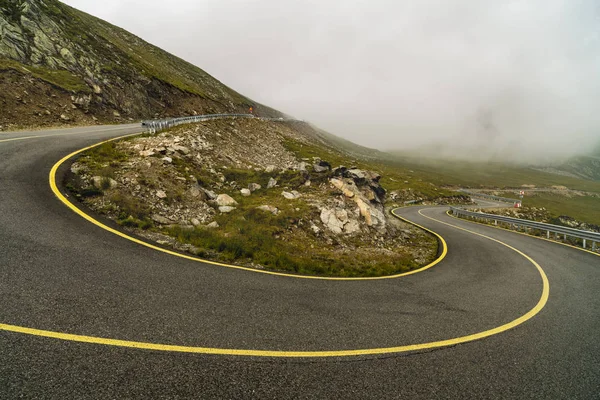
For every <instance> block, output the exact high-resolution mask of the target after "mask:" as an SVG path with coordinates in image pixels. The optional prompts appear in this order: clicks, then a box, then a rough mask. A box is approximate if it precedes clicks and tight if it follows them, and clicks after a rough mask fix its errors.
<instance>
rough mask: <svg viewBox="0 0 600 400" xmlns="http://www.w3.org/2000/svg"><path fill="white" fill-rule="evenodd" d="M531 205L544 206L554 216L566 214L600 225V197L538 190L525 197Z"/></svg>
mask: <svg viewBox="0 0 600 400" xmlns="http://www.w3.org/2000/svg"><path fill="white" fill-rule="evenodd" d="M523 202H524V204H526V205H527V206H529V207H538V208H540V207H544V208H545V209H546V210H548V212H549V213H550V214H552V215H554V216H557V217H558V216H560V215H566V216H569V217H572V218H575V219H576V220H579V221H583V222H587V223H590V224H595V225H600V197H592V196H574V197H566V196H563V195H560V194H554V193H542V192H538V193H535V194H534V195H532V196H527V197H526V198H525V199H523Z"/></svg>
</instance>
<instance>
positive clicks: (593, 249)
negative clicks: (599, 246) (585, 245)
mask: <svg viewBox="0 0 600 400" xmlns="http://www.w3.org/2000/svg"><path fill="white" fill-rule="evenodd" d="M592 251H596V242H592Z"/></svg>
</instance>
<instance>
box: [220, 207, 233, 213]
mask: <svg viewBox="0 0 600 400" xmlns="http://www.w3.org/2000/svg"><path fill="white" fill-rule="evenodd" d="M233 210H235V207H231V206H221V207H219V211H220V212H222V213H223V214H226V213H230V212H232V211H233Z"/></svg>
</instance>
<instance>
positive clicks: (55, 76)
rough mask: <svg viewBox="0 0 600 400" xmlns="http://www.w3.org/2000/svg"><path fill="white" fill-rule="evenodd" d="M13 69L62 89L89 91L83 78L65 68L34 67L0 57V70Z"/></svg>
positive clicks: (78, 91)
mask: <svg viewBox="0 0 600 400" xmlns="http://www.w3.org/2000/svg"><path fill="white" fill-rule="evenodd" d="M9 69H12V70H15V71H18V72H21V73H29V74H31V75H32V76H34V77H36V78H38V79H41V80H43V81H45V82H48V83H50V84H51V85H54V86H57V87H59V88H62V89H64V90H67V91H70V92H75V93H89V92H90V88H89V87H88V86H87V85H86V83H85V82H84V81H83V79H81V78H79V77H78V76H76V75H74V74H72V73H71V72H69V71H66V70H55V69H49V68H43V67H34V66H30V65H27V66H25V65H24V64H21V63H20V62H18V61H14V60H9V59H7V58H3V57H0V71H1V70H9Z"/></svg>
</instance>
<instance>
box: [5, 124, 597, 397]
mask: <svg viewBox="0 0 600 400" xmlns="http://www.w3.org/2000/svg"><path fill="white" fill-rule="evenodd" d="M139 130H140V128H139V126H138V125H126V126H103V127H93V128H74V129H66V130H54V131H35V132H19V133H10V134H2V135H0V187H1V192H0V398H60V399H65V398H74V399H82V398H123V397H125V398H157V397H161V398H189V397H193V398H206V397H217V398H279V399H281V398H316V397H320V398H339V399H348V398H361V399H362V398H377V399H382V398H426V399H431V398H499V399H500V398H502V399H504V398H518V399H525V398H540V399H542V398H544V399H546V398H565V399H567V398H568V399H576V398H578V399H591V398H600V396H599V393H600V341H599V340H598V338H599V337H600V314H599V312H600V311H599V310H600V295H599V293H600V257H598V256H597V255H594V254H591V253H589V252H584V251H581V250H577V249H574V248H570V247H567V246H563V245H559V244H556V243H550V242H547V241H543V240H540V239H536V238H533V237H528V236H524V235H520V234H517V233H514V232H507V231H503V230H499V229H495V228H493V227H489V226H482V225H477V224H473V223H470V222H467V221H463V220H457V219H455V218H452V217H449V216H448V215H446V213H445V212H446V208H445V207H409V208H404V209H398V210H397V211H396V212H397V214H398V215H399V216H401V217H403V218H406V219H408V220H410V221H413V222H414V223H417V224H419V225H421V226H423V227H425V228H428V229H431V230H433V231H435V232H436V233H438V234H439V235H441V236H442V237H443V238H444V241H445V243H446V244H447V254H445V257H443V259H442V260H441V261H440V262H439V263H438V264H437V265H435V266H433V267H431V268H428V269H426V270H423V271H421V272H418V273H414V274H410V275H406V276H401V277H396V278H386V279H375V280H328V279H305V278H298V277H290V276H284V275H276V274H264V273H257V272H254V271H248V270H239V269H233V268H227V267H222V266H217V265H211V264H206V263H202V262H198V261H194V260H189V259H184V258H180V257H177V256H174V255H171V254H166V253H164V252H159V251H156V250H154V249H151V248H148V247H144V246H141V245H140V244H137V243H134V242H132V241H130V240H126V239H124V238H122V237H119V236H117V235H115V234H114V233H111V232H109V231H107V230H106V229H103V228H102V227H99V226H97V225H94V224H91V223H90V222H89V221H87V220H85V219H84V218H81V216H80V215H77V214H76V213H74V212H73V211H72V210H71V209H69V208H68V207H66V206H65V204H63V203H62V202H61V201H59V199H58V198H57V197H56V195H55V194H54V193H53V192H52V190H51V188H50V185H49V182H48V176H49V172H50V170H51V168H52V167H53V165H54V164H55V163H56V162H57V161H58V160H60V159H61V158H63V157H64V156H65V155H67V154H69V153H71V152H73V151H76V150H78V149H80V148H83V147H86V146H89V145H92V144H94V143H97V142H99V141H101V140H105V139H108V138H112V137H117V136H122V135H125V134H130V133H135V132H138V131H139ZM67 167H68V165H62V166H61V167H60V168H59V169H58V172H57V176H58V177H60V176H62V174H63V173H64V171H65V169H66V168H67ZM101 222H103V223H105V224H107V225H108V226H113V225H111V223H110V222H108V221H101ZM475 339H476V340H475ZM415 346H416V347H415ZM136 347H137V348H136Z"/></svg>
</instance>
